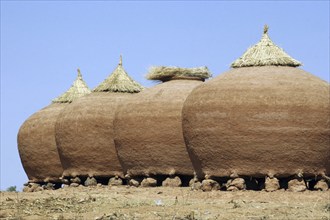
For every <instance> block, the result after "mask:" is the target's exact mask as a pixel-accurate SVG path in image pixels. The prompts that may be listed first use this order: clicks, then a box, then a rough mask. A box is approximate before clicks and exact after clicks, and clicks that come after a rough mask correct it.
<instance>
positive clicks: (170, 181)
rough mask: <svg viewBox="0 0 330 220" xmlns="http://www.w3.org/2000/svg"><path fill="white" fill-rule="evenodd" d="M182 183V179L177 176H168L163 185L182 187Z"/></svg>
mask: <svg viewBox="0 0 330 220" xmlns="http://www.w3.org/2000/svg"><path fill="white" fill-rule="evenodd" d="M181 185H182V182H181V179H180V178H179V177H178V176H176V177H168V178H166V180H164V181H163V182H162V186H165V187H180V186H181Z"/></svg>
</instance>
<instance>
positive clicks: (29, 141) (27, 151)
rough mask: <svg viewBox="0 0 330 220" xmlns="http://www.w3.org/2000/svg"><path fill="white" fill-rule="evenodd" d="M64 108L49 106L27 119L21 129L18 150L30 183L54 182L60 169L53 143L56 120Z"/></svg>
mask: <svg viewBox="0 0 330 220" xmlns="http://www.w3.org/2000/svg"><path fill="white" fill-rule="evenodd" d="M66 106H68V104H62V103H61V104H59V103H54V104H51V105H49V106H47V107H45V108H43V109H41V110H40V111H38V112H36V113H35V114H33V115H32V116H31V117H29V118H28V119H27V120H26V121H25V122H24V123H23V125H22V126H21V128H20V130H19V132H18V136H17V142H18V150H19V154H20V157H21V161H22V164H23V167H24V170H25V172H26V174H27V176H28V178H29V180H30V181H31V182H43V181H46V182H48V181H55V182H56V181H58V178H59V177H61V176H62V172H63V169H62V165H61V161H60V158H59V155H58V151H57V147H56V142H55V122H56V119H57V116H58V115H59V114H60V112H61V111H62V110H63V109H64V108H65V107H66Z"/></svg>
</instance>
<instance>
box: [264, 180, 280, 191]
mask: <svg viewBox="0 0 330 220" xmlns="http://www.w3.org/2000/svg"><path fill="white" fill-rule="evenodd" d="M279 188H280V183H279V181H278V179H277V178H276V177H273V178H271V177H266V180H265V190H266V191H267V192H273V191H276V190H278V189H279Z"/></svg>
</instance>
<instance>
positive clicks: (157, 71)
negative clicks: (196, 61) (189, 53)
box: [146, 66, 212, 82]
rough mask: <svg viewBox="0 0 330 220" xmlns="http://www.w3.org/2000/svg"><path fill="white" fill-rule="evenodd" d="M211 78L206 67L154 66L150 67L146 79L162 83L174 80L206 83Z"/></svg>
mask: <svg viewBox="0 0 330 220" xmlns="http://www.w3.org/2000/svg"><path fill="white" fill-rule="evenodd" d="M211 76H212V74H211V72H210V71H209V69H208V68H207V67H206V66H202V67H195V68H181V67H175V66H173V67H172V66H153V67H150V69H149V73H148V74H147V76H146V78H147V79H149V80H160V81H162V82H166V81H169V80H172V79H196V80H202V81H204V80H205V79H207V78H209V77H211Z"/></svg>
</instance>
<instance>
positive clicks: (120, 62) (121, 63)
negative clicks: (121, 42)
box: [119, 54, 123, 66]
mask: <svg viewBox="0 0 330 220" xmlns="http://www.w3.org/2000/svg"><path fill="white" fill-rule="evenodd" d="M119 65H120V66H122V65H123V57H122V55H121V54H120V58H119Z"/></svg>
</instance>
